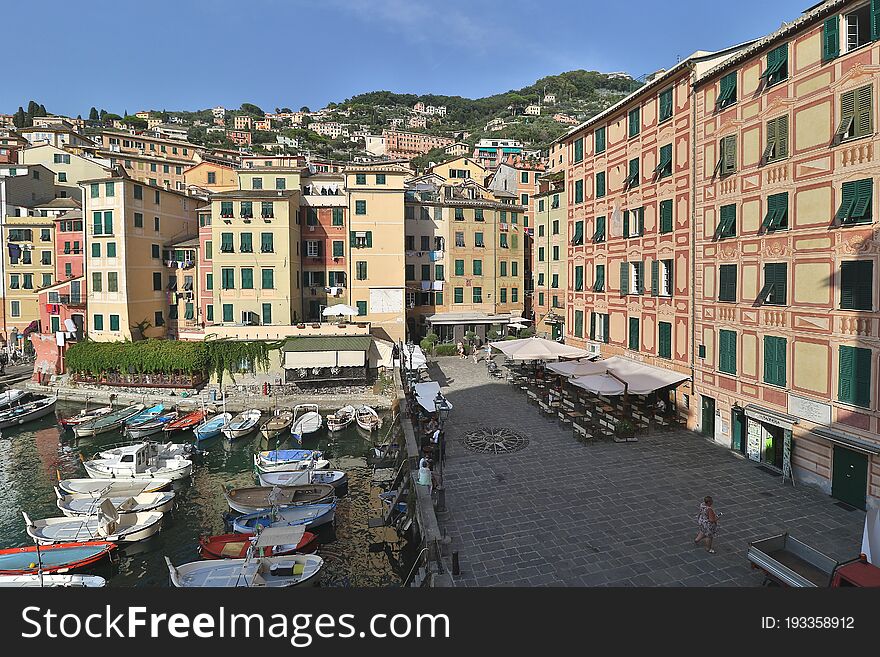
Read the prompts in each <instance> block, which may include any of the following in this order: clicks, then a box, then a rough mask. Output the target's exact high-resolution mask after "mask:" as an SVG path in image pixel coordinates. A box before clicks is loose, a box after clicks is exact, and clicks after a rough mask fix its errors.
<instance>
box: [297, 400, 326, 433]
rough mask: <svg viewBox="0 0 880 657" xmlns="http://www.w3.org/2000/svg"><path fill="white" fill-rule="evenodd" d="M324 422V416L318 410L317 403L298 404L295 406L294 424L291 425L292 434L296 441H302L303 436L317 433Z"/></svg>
mask: <svg viewBox="0 0 880 657" xmlns="http://www.w3.org/2000/svg"><path fill="white" fill-rule="evenodd" d="M322 424H324V418H322V417H321V414H320V413H319V412H318V405H317V404H297V405H296V406H294V407H293V424H292V425H291V426H290V435H291V437H292V438H293V439H294V440H295V441H296V442H298V443H299V442H302V437H303V436H305V435H307V434H310V433H315V432H316V431H317V430H318V429H320V428H321V425H322Z"/></svg>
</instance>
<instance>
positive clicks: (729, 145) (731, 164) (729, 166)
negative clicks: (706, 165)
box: [721, 135, 736, 173]
mask: <svg viewBox="0 0 880 657" xmlns="http://www.w3.org/2000/svg"><path fill="white" fill-rule="evenodd" d="M721 146H722V148H721V152H722V157H723V165H722V171H723V172H724V173H734V172H735V171H736V135H728V136H727V137H725V138H724V139H722V140H721Z"/></svg>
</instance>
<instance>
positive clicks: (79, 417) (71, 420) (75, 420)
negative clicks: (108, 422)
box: [58, 406, 113, 429]
mask: <svg viewBox="0 0 880 657" xmlns="http://www.w3.org/2000/svg"><path fill="white" fill-rule="evenodd" d="M112 412H113V407H112V406H102V407H101V408H93V409H92V410H88V409H85V408H84V409H83V410H81V411H80V412H79V413H77V414H76V415H71V416H69V417H63V418H61V419H60V420H58V424H60V425H61V426H62V427H64V428H65V429H73V428H74V427H77V426H79V425H81V424H85V423H86V422H91V421H92V420H97V419H98V418H100V417H104V416H105V415H107V414H108V413H112Z"/></svg>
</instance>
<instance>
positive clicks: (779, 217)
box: [761, 192, 788, 233]
mask: <svg viewBox="0 0 880 657" xmlns="http://www.w3.org/2000/svg"><path fill="white" fill-rule="evenodd" d="M761 228H762V229H764V231H766V232H768V233H771V232H773V231H775V230H783V229H786V228H788V192H782V193H781V194H771V195H770V196H768V197H767V214H766V215H764V221H762V222H761Z"/></svg>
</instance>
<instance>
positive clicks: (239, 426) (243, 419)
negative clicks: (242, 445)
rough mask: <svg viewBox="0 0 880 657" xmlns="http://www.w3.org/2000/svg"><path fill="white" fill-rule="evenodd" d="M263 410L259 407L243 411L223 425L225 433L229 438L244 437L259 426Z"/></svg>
mask: <svg viewBox="0 0 880 657" xmlns="http://www.w3.org/2000/svg"><path fill="white" fill-rule="evenodd" d="M262 415H263V414H262V412H261V411H260V410H259V409H257V408H252V409H250V410H248V411H243V412H241V413H239V414H238V415H236V416H235V417H234V418H232V419H231V420H230V421H229V424H226V425H224V426H223V435H224V436H226V437H227V438H228V439H229V440H235V439H236V438H243V437H244V436H246V435H248V434H249V433H251V432H252V431H253V430H254V429H256V428H257V423H258V422H259V421H260V417H261V416H262Z"/></svg>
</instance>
